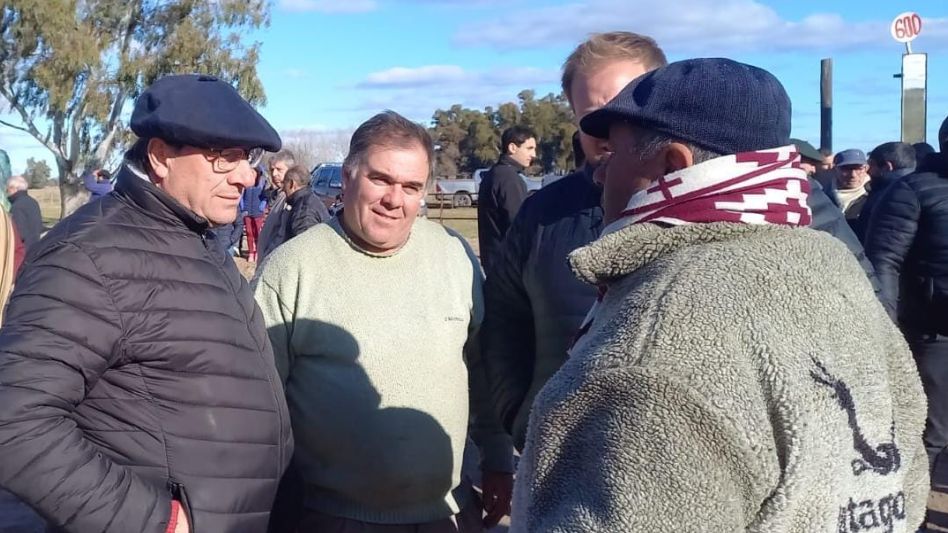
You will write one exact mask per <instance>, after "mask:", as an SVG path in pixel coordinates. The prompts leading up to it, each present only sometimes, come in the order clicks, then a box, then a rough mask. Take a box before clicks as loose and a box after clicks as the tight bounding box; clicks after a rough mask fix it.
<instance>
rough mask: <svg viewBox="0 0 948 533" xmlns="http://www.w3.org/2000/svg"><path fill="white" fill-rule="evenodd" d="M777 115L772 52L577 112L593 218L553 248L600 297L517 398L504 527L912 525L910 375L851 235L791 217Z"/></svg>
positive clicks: (682, 65)
mask: <svg viewBox="0 0 948 533" xmlns="http://www.w3.org/2000/svg"><path fill="white" fill-rule="evenodd" d="M790 116H791V112H790V100H789V97H788V96H787V94H786V91H785V90H784V88H783V86H782V85H781V84H780V82H779V81H777V79H776V78H775V77H774V76H773V75H772V74H770V73H769V72H767V71H764V70H762V69H759V68H756V67H752V66H750V65H745V64H742V63H738V62H736V61H731V60H728V59H693V60H688V61H680V62H677V63H671V64H669V65H667V66H665V67H661V68H658V69H656V70H654V71H652V72H650V73H647V74H644V75H642V76H640V77H639V78H637V79H635V80H634V81H632V82H631V83H630V84H629V85H627V86H626V87H625V88H624V89H623V90H622V91H621V92H620V93H619V94H618V95H617V96H616V97H615V98H614V99H613V100H612V101H610V102H609V103H608V104H606V106H605V107H603V108H601V109H599V110H597V111H594V112H592V113H590V114H588V115H586V116H585V117H584V118H583V119H582V120H581V121H580V126H581V127H582V129H583V131H584V132H585V133H587V134H589V135H593V136H595V137H599V138H603V139H607V140H608V143H609V151H610V155H609V156H608V159H607V160H606V161H605V162H604V163H603V164H602V165H601V166H600V167H599V169H600V171H601V173H600V178H601V181H602V183H603V211H604V218H605V223H606V224H607V226H606V227H605V229H604V230H603V235H602V236H601V237H600V238H599V239H598V240H597V241H595V242H593V243H591V244H589V245H587V246H585V247H583V248H580V249H578V250H576V251H575V252H573V253H572V254H571V255H570V263H571V265H572V268H573V271H574V272H575V273H576V275H577V276H578V277H579V278H580V279H582V280H584V281H586V282H587V283H590V284H592V285H595V286H597V288H598V293H599V298H598V300H597V303H596V304H595V305H594V306H593V308H592V309H591V310H590V313H589V315H588V316H587V321H586V324H585V325H584V327H583V329H582V330H581V333H580V335H579V337H578V339H577V340H576V342H575V344H574V345H573V347H572V349H571V350H570V357H569V359H568V360H567V361H566V363H565V364H564V365H563V366H562V368H560V370H559V372H558V373H557V374H556V375H554V376H553V377H552V378H551V379H550V380H549V381H548V382H547V384H546V386H545V387H544V388H543V390H541V391H540V393H539V395H538V396H537V398H536V400H535V401H534V403H533V409H532V411H531V414H530V423H529V429H528V431H527V442H526V448H525V450H524V453H523V456H522V457H521V461H520V467H519V470H518V477H517V485H516V486H515V489H514V490H515V493H514V500H513V510H514V514H513V516H512V519H511V531H512V532H525V531H529V532H546V531H584V532H613V531H623V532H640V531H641V532H651V531H689V532H691V531H694V532H697V531H715V532H717V531H728V532H737V531H748V532H751V531H768V532H779V533H810V532H830V531H833V532H855V531H867V530H873V529H875V528H878V529H879V530H880V531H881V530H885V531H914V530H915V529H916V528H917V527H918V525H919V524H920V522H921V521H922V518H923V515H924V512H925V504H926V499H927V492H928V461H927V456H926V454H925V450H924V448H923V447H922V440H921V435H922V429H923V427H924V421H925V397H924V395H923V393H922V387H921V382H920V380H919V377H918V373H917V371H916V369H915V365H914V362H913V360H912V357H911V353H910V352H909V350H908V346H907V345H906V343H905V341H904V340H903V339H902V337H901V335H899V331H898V329H897V328H896V327H895V325H894V324H893V323H892V321H891V320H889V318H888V316H887V314H886V312H885V310H884V309H883V307H882V305H881V304H880V303H879V301H878V300H877V299H876V297H875V294H874V292H873V289H872V286H871V285H870V283H869V280H868V278H867V277H866V276H865V274H864V273H863V271H862V270H861V269H860V267H859V264H858V263H857V261H856V260H855V258H854V257H853V255H852V254H851V253H849V251H848V250H847V249H846V247H845V246H843V244H842V243H840V242H839V240H838V239H835V238H833V237H831V236H829V235H827V234H826V233H824V232H820V231H815V230H813V229H810V228H807V227H806V226H808V225H809V223H810V219H811V213H810V208H809V207H808V206H807V196H808V193H809V186H808V182H807V179H806V173H805V172H804V171H803V170H802V169H801V168H800V165H799V161H800V159H799V154H798V152H797V150H796V148H795V147H794V146H793V145H792V144H791V143H790ZM814 272H819V273H820V275H818V276H814V275H813V273H814Z"/></svg>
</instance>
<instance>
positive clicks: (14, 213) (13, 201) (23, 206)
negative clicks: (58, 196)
mask: <svg viewBox="0 0 948 533" xmlns="http://www.w3.org/2000/svg"><path fill="white" fill-rule="evenodd" d="M10 218H12V219H13V224H14V225H15V226H16V230H17V232H19V234H20V239H22V241H23V245H24V246H25V247H26V251H27V252H29V250H30V247H32V246H33V245H34V244H36V243H38V242H39V240H40V236H41V235H42V234H43V215H42V214H41V213H40V207H39V204H38V203H37V202H36V200H34V199H33V198H32V197H31V196H30V195H29V194H27V193H26V191H17V192H15V193H13V195H12V196H10Z"/></svg>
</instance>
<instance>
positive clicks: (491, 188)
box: [477, 155, 527, 273]
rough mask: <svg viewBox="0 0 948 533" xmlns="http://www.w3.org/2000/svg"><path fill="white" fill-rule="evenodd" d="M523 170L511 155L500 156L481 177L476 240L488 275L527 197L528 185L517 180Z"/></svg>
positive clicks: (520, 178) (519, 178)
mask: <svg viewBox="0 0 948 533" xmlns="http://www.w3.org/2000/svg"><path fill="white" fill-rule="evenodd" d="M523 169H524V167H523V166H522V165H521V164H520V163H517V162H516V161H514V160H513V159H511V158H510V156H507V155H503V156H501V157H500V161H498V162H497V164H496V165H494V166H493V167H491V169H490V170H488V171H487V172H485V173H484V175H483V176H482V178H481V184H480V188H479V189H478V192H477V238H478V243H479V245H480V256H481V264H482V265H483V266H484V271H485V272H487V273H489V272H490V266H491V262H492V261H493V257H492V256H493V254H494V253H495V251H496V250H497V248H498V247H499V246H500V242H501V241H502V240H503V238H504V235H505V234H506V233H507V228H509V227H510V223H511V222H513V219H514V217H515V216H516V215H517V211H518V210H519V209H520V205H521V204H522V203H523V201H524V199H526V197H527V184H526V183H524V182H523V178H522V177H520V172H522V171H523Z"/></svg>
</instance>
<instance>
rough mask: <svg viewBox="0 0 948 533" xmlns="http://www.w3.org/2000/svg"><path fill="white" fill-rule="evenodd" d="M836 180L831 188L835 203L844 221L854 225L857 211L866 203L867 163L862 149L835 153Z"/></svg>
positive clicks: (857, 214) (867, 193)
mask: <svg viewBox="0 0 948 533" xmlns="http://www.w3.org/2000/svg"><path fill="white" fill-rule="evenodd" d="M833 169H834V170H835V172H836V180H835V181H834V182H833V187H832V189H830V190H831V192H832V197H833V198H834V200H835V202H836V205H838V206H839V208H840V210H841V211H842V212H843V215H845V216H846V221H847V222H849V225H850V226H853V227H855V225H856V219H858V218H859V212H860V211H861V210H862V206H863V205H865V203H866V197H867V196H868V195H869V192H868V191H867V190H866V184H867V183H868V182H869V164H868V160H867V159H866V154H865V153H863V151H862V150H859V149H856V148H850V149H849V150H843V151H842V152H840V153H838V154H836V157H834V158H833Z"/></svg>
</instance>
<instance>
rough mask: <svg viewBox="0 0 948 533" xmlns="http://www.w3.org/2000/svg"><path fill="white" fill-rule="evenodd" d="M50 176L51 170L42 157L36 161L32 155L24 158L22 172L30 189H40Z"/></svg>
mask: <svg viewBox="0 0 948 533" xmlns="http://www.w3.org/2000/svg"><path fill="white" fill-rule="evenodd" d="M51 176H52V170H50V168H49V165H47V164H46V161H44V160H42V159H40V160H39V161H37V160H35V159H33V158H32V157H31V158H29V159H27V160H26V171H25V172H24V173H23V177H24V178H25V179H26V183H27V185H29V186H30V188H31V189H42V188H43V187H45V186H46V184H47V183H49V178H50V177H51Z"/></svg>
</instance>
